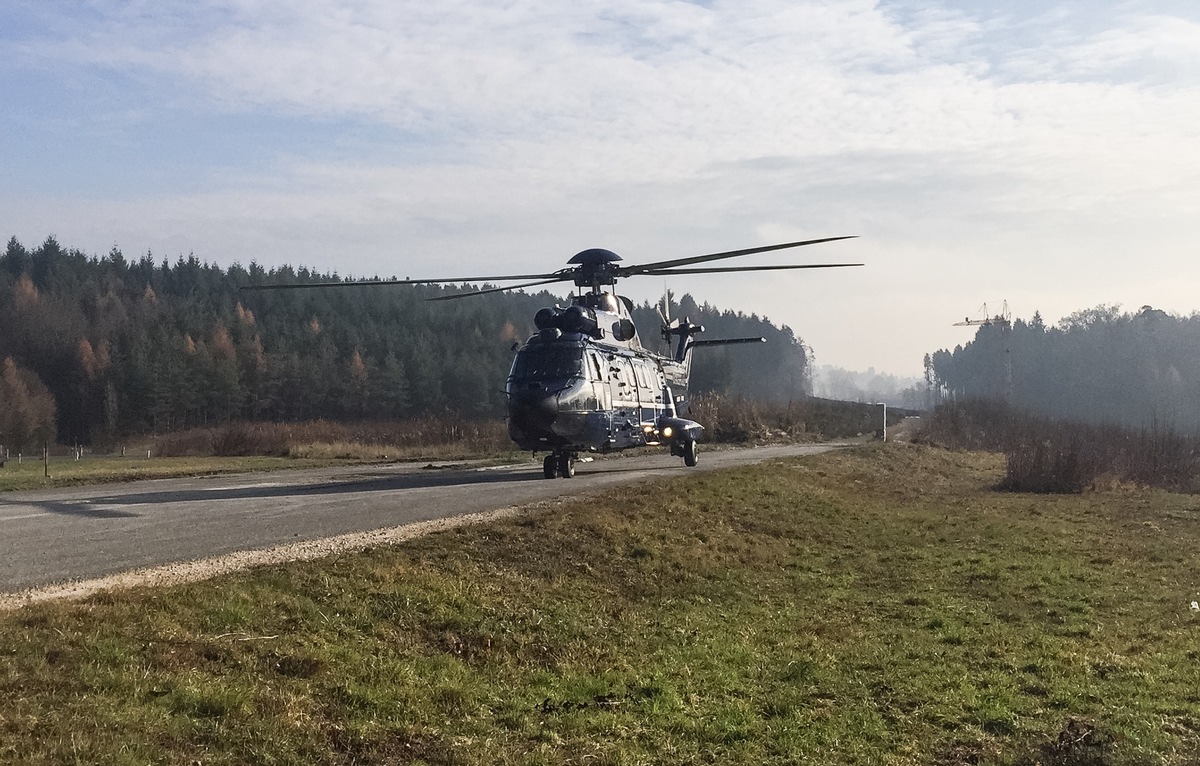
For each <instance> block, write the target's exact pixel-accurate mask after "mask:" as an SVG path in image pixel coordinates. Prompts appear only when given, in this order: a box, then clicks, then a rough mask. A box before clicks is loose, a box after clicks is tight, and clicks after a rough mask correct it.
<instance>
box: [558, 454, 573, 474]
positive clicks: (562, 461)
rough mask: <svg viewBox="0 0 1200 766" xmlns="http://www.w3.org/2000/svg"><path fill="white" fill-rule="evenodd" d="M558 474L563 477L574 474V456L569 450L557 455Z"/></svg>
mask: <svg viewBox="0 0 1200 766" xmlns="http://www.w3.org/2000/svg"><path fill="white" fill-rule="evenodd" d="M558 475H559V476H561V477H563V478H564V479H569V478H571V477H572V476H574V475H575V456H574V455H572V454H571V453H570V452H564V453H563V454H561V455H559V456H558Z"/></svg>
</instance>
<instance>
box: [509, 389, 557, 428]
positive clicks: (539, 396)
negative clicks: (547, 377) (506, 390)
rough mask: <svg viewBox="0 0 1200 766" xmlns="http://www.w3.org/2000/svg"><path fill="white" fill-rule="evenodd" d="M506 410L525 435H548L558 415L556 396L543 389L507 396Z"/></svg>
mask: <svg viewBox="0 0 1200 766" xmlns="http://www.w3.org/2000/svg"><path fill="white" fill-rule="evenodd" d="M508 409H509V414H510V415H511V416H512V419H513V420H514V421H515V422H517V423H519V424H520V425H521V427H522V430H524V431H525V432H526V433H549V431H550V426H551V425H552V424H553V423H554V419H555V417H557V415H558V394H557V393H551V392H549V391H546V390H544V389H534V390H525V391H519V392H514V393H512V394H511V395H510V396H509V400H508Z"/></svg>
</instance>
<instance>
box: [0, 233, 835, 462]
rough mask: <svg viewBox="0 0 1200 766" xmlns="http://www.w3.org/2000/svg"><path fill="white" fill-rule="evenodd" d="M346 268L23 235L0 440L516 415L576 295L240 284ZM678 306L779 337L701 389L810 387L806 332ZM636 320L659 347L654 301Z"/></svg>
mask: <svg viewBox="0 0 1200 766" xmlns="http://www.w3.org/2000/svg"><path fill="white" fill-rule="evenodd" d="M383 276H384V278H387V276H388V275H383ZM336 279H338V277H337V276H335V275H331V274H321V273H317V272H314V271H311V270H308V269H305V268H293V267H283V268H279V269H273V270H269V271H268V270H265V269H263V268H262V267H260V266H258V265H257V264H254V263H251V264H250V265H249V266H242V265H238V264H235V265H233V266H230V267H229V268H222V267H220V266H218V265H215V264H211V263H207V262H203V261H201V260H200V259H198V258H196V257H195V256H189V257H186V258H184V257H178V258H176V259H175V260H174V261H171V260H170V259H158V258H155V257H154V256H153V255H151V254H146V255H144V256H142V257H140V258H137V259H129V258H126V257H125V256H124V255H123V254H122V253H121V251H120V250H119V249H117V248H114V249H113V250H112V251H111V252H110V253H108V254H107V255H104V256H93V255H87V254H85V253H82V252H80V251H78V250H74V249H66V248H64V247H62V246H61V245H60V244H59V243H58V242H57V241H56V240H55V239H54V238H53V237H51V238H48V239H47V240H46V241H45V242H44V243H42V244H41V245H40V246H38V247H36V248H34V249H27V248H26V247H25V246H24V245H22V244H21V243H20V242H18V241H17V240H16V238H15V237H14V238H11V239H10V240H9V242H8V245H7V248H6V250H5V252H4V253H3V255H2V256H0V365H2V367H0V444H3V445H6V446H9V447H12V448H19V447H20V446H31V445H35V444H36V445H40V444H41V443H42V442H43V441H59V442H62V443H79V444H93V445H104V444H108V443H112V442H113V441H114V440H116V439H117V438H119V437H122V436H126V435H130V434H144V433H163V432H168V431H174V430H180V429H184V428H189V427H194V426H201V425H212V424H217V423H222V422H228V421H233V420H256V421H264V420H267V421H301V420H312V419H318V418H325V419H337V420H363V419H394V418H405V417H412V416H418V415H427V414H439V413H446V414H453V415H455V416H459V417H463V418H470V419H477V418H492V417H500V416H502V415H503V413H504V401H505V394H504V380H505V376H506V375H507V372H508V368H509V365H510V363H511V359H512V353H513V347H514V344H515V343H518V342H523V341H524V340H525V338H527V337H528V336H529V334H531V333H532V332H533V330H534V328H533V316H534V314H535V312H536V311H537V310H538V309H539V308H541V307H543V306H548V305H553V304H555V303H560V304H561V303H564V300H563V299H562V298H560V297H556V296H554V295H552V294H550V293H547V292H542V293H538V294H533V295H529V294H525V293H522V292H512V293H497V294H493V295H490V296H488V297H480V298H475V299H466V300H461V301H452V302H432V303H431V302H429V301H428V300H427V299H428V298H432V297H437V296H439V295H445V294H447V293H449V292H457V291H460V290H462V289H466V288H463V287H439V286H420V285H399V286H392V287H378V288H361V287H351V288H337V289H326V290H295V291H282V292H244V291H241V290H240V288H242V287H243V286H247V285H256V284H266V283H272V284H273V283H304V282H321V281H332V280H336ZM671 313H672V316H679V317H689V318H690V319H691V320H692V321H693V322H696V323H698V324H703V325H705V326H706V327H707V329H708V335H707V336H706V337H746V336H763V337H765V338H766V339H767V340H768V343H766V344H763V345H752V346H736V347H731V348H715V349H705V350H703V353H700V354H697V356H696V360H695V364H694V370H693V379H692V382H693V386H692V390H693V391H710V392H718V393H736V394H739V395H743V396H748V397H752V398H758V399H764V400H774V401H789V400H792V399H799V398H802V397H804V396H806V395H808V394H809V393H810V391H811V382H810V378H809V364H810V357H811V355H810V352H809V350H808V349H807V347H806V346H805V345H804V343H803V342H802V341H801V340H800V339H799V338H797V337H796V336H795V335H794V334H793V332H792V330H790V329H789V328H787V327H776V326H774V325H772V324H771V323H770V322H769V321H768V320H767V319H766V318H764V317H758V316H756V315H754V314H750V315H746V314H742V313H737V312H732V311H721V310H719V309H717V308H716V307H713V306H711V305H709V304H707V303H703V304H697V302H696V301H695V300H694V299H693V298H692V297H691V296H689V295H685V296H683V297H682V298H681V299H680V300H679V301H678V302H674V301H673V302H672V306H671ZM634 318H635V322H636V323H637V325H638V327H639V328H640V330H641V335H642V340H643V343H644V344H646V345H647V346H648V347H650V348H652V349H658V345H657V344H658V332H657V329H658V326H659V324H660V321H659V319H658V316H657V312H656V310H655V308H654V307H653V306H651V305H648V304H646V305H642V306H639V307H637V310H636V311H635V313H634Z"/></svg>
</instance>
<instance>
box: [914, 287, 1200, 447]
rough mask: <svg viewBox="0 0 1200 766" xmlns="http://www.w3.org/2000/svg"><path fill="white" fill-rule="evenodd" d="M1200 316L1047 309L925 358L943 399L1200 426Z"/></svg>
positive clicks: (1137, 423) (982, 330)
mask: <svg viewBox="0 0 1200 766" xmlns="http://www.w3.org/2000/svg"><path fill="white" fill-rule="evenodd" d="M1198 349H1200V313H1193V314H1191V315H1190V316H1179V315H1175V314H1169V313H1167V312H1165V311H1161V310H1159V309H1155V308H1152V307H1150V306H1143V307H1142V308H1141V309H1139V310H1138V311H1136V312H1127V311H1121V310H1120V307H1119V306H1103V305H1102V306H1097V307H1095V308H1091V309H1085V310H1082V311H1077V312H1075V313H1073V314H1071V315H1070V316H1068V317H1065V318H1064V319H1062V320H1061V321H1060V322H1059V323H1058V325H1057V326H1047V325H1046V324H1045V322H1044V321H1043V320H1042V318H1041V316H1040V314H1034V316H1033V318H1032V319H1031V320H1029V321H1025V320H1022V319H1017V320H1015V321H1013V322H1012V323H1011V324H1008V323H1006V322H1003V321H996V322H992V323H989V324H986V325H983V326H981V327H979V329H978V330H977V332H976V334H975V338H974V339H973V340H972V341H971V342H969V343H967V344H966V345H962V346H958V347H956V348H955V349H954V350H953V351H948V350H945V349H943V350H940V351H937V352H936V353H933V354H931V355H928V356H927V357H926V360H925V367H926V375H927V378H928V381H929V383H930V385H931V386H932V387H933V388H934V390H935V391H936V392H938V393H939V394H940V395H941V396H942V397H943V398H951V399H959V400H962V399H966V398H987V399H996V400H1008V401H1009V402H1010V403H1011V404H1012V405H1013V406H1015V407H1017V408H1019V409H1024V410H1028V411H1031V412H1036V413H1041V414H1044V415H1049V416H1052V417H1058V418H1069V419H1072V420H1079V421H1083V422H1089V423H1112V424H1118V425H1126V426H1133V427H1137V428H1151V429H1176V430H1179V431H1181V432H1186V433H1197V432H1200V353H1198V352H1197V351H1198Z"/></svg>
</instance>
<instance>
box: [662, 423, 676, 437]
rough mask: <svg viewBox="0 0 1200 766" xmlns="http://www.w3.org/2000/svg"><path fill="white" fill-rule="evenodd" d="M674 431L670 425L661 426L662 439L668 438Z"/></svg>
mask: <svg viewBox="0 0 1200 766" xmlns="http://www.w3.org/2000/svg"><path fill="white" fill-rule="evenodd" d="M673 433H675V429H674V428H671V427H670V426H663V430H662V435H663V438H664V439H670V438H671V434H673Z"/></svg>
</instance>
